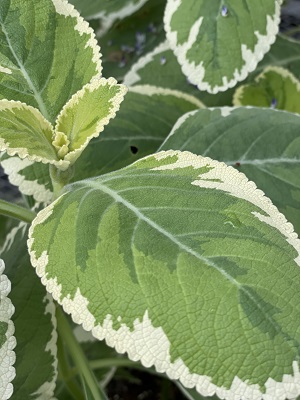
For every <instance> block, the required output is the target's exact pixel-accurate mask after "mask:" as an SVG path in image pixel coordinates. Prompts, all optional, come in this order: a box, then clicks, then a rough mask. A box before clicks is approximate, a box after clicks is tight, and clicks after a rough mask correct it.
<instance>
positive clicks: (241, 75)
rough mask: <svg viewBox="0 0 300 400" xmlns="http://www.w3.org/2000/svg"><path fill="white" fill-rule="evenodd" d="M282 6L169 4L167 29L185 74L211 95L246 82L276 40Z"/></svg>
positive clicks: (272, 2) (270, 1) (273, 0)
mask: <svg viewBox="0 0 300 400" xmlns="http://www.w3.org/2000/svg"><path fill="white" fill-rule="evenodd" d="M281 3H282V0H264V2H263V3H262V2H261V1H259V0H256V1H254V0H252V1H251V5H249V4H248V3H247V2H243V1H242V2H241V1H228V2H227V3H226V2H225V3H224V2H220V1H213V2H207V1H206V0H198V1H195V0H186V1H182V0H168V1H167V7H166V11H165V18H164V23H165V30H166V34H167V39H168V41H169V43H170V47H171V49H172V50H173V51H174V53H175V55H176V57H177V59H178V61H179V63H180V65H181V66H182V71H183V73H184V74H185V75H186V76H187V77H188V78H189V80H190V81H191V82H192V83H193V84H195V85H197V86H198V88H199V89H200V90H206V91H208V92H209V93H217V92H219V91H224V90H227V89H228V88H231V87H233V86H234V85H235V84H236V83H237V82H239V81H242V80H244V79H245V78H246V77H247V75H248V74H249V72H252V71H253V70H254V69H255V68H256V66H257V64H258V62H259V61H260V60H261V59H262V58H263V56H264V54H265V53H267V52H268V51H269V49H270V46H271V44H273V43H274V41H275V38H276V34H277V33H278V25H279V22H280V5H281ZM224 7H225V8H224Z"/></svg>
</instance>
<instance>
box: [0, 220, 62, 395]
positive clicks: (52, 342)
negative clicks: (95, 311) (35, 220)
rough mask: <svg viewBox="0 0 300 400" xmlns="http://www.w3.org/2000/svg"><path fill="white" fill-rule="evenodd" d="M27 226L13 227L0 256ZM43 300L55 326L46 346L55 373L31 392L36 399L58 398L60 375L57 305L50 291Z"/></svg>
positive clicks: (22, 223)
mask: <svg viewBox="0 0 300 400" xmlns="http://www.w3.org/2000/svg"><path fill="white" fill-rule="evenodd" d="M26 227H27V224H26V223H24V222H20V223H19V224H18V225H17V226H15V227H13V228H12V229H11V231H10V232H9V233H8V234H7V235H6V239H5V242H4V244H3V246H2V247H1V248H0V257H1V255H2V254H3V252H5V251H8V250H9V249H10V247H11V246H12V244H13V243H14V240H15V237H16V235H17V234H18V233H19V231H23V232H22V234H23V235H24V233H25V231H26ZM1 261H2V259H1V258H0V275H1ZM0 278H1V277H0ZM0 285H1V284H0ZM43 302H44V303H45V314H50V316H51V323H52V326H53V329H52V333H51V338H50V339H49V342H48V343H47V344H46V346H45V351H47V352H50V354H51V355H52V357H53V363H52V367H53V372H54V373H53V377H52V380H51V381H50V382H49V381H47V382H45V383H44V384H43V385H41V386H40V387H39V388H38V389H37V391H35V392H34V393H31V396H32V398H34V399H35V400H56V398H55V397H53V395H54V390H55V387H56V380H57V375H58V359H57V346H56V342H57V322H56V316H55V305H54V302H53V298H52V296H51V295H50V294H49V293H46V295H45V297H44V300H43ZM0 351H1V350H0ZM0 359H1V356H0ZM0 376H1V375H0ZM0 386H1V385H0ZM0 395H1V387H0ZM36 396H38V397H36ZM1 399H2V397H1ZM3 400H4V399H3Z"/></svg>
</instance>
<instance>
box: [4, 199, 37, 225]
mask: <svg viewBox="0 0 300 400" xmlns="http://www.w3.org/2000/svg"><path fill="white" fill-rule="evenodd" d="M0 214H3V215H7V216H8V217H12V218H16V219H19V220H21V221H24V222H27V223H28V224H31V222H32V220H33V219H34V218H35V217H36V213H35V212H34V211H31V210H28V209H27V208H24V207H21V206H18V205H17V204H15V203H9V202H8V201H5V200H0Z"/></svg>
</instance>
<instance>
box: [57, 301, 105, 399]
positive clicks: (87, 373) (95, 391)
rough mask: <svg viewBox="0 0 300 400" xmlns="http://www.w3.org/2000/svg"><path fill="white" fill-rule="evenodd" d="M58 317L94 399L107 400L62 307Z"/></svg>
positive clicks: (62, 336)
mask: <svg viewBox="0 0 300 400" xmlns="http://www.w3.org/2000/svg"><path fill="white" fill-rule="evenodd" d="M56 318H57V329H58V333H59V335H60V336H61V338H62V340H63V341H64V342H65V344H66V346H67V347H68V350H69V353H70V355H71V357H72V359H73V361H74V364H75V366H76V368H77V371H78V372H79V373H80V374H81V375H82V376H83V378H84V380H85V382H86V384H87V386H88V387H89V389H90V391H91V393H92V395H93V399H94V400H106V399H107V397H106V396H105V394H104V393H103V391H102V390H101V388H100V387H99V385H98V382H97V380H96V377H95V375H94V373H93V371H92V370H91V368H90V366H89V363H88V360H87V359H86V357H85V354H84V352H83V350H82V348H81V346H80V345H79V343H78V342H77V340H76V338H75V337H74V334H73V331H72V329H71V327H70V325H69V323H68V321H67V319H66V317H65V314H64V312H63V311H62V309H61V308H60V307H57V308H56Z"/></svg>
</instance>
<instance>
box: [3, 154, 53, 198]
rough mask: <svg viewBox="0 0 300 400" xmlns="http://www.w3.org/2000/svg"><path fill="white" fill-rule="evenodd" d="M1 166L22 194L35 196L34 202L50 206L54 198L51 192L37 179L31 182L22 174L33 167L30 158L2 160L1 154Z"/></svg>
mask: <svg viewBox="0 0 300 400" xmlns="http://www.w3.org/2000/svg"><path fill="white" fill-rule="evenodd" d="M0 164H1V166H2V168H3V170H4V172H5V173H6V175H7V176H8V179H9V182H10V183H11V184H12V185H15V186H17V187H18V189H19V190H20V192H21V193H23V194H25V195H26V196H33V198H34V200H35V201H37V202H38V203H44V204H49V203H50V202H51V200H52V197H53V193H52V191H51V190H49V189H47V188H46V187H45V186H44V185H42V184H40V183H38V181H37V179H35V180H32V181H31V180H28V179H27V178H26V177H25V176H24V175H21V174H20V172H21V171H22V170H24V169H25V168H27V167H30V166H31V165H33V164H34V162H33V161H30V160H28V158H24V159H21V158H19V157H15V156H12V157H9V158H7V159H3V160H1V154H0ZM49 179H50V177H49Z"/></svg>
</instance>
